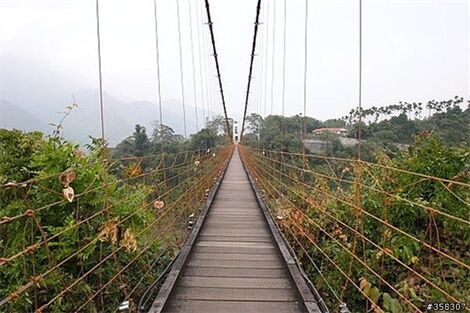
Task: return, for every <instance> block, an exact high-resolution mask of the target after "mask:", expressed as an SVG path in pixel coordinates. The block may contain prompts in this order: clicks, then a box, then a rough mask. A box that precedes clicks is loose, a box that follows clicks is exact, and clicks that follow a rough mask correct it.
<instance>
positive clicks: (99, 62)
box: [95, 0, 105, 144]
mask: <svg viewBox="0 0 470 313" xmlns="http://www.w3.org/2000/svg"><path fill="white" fill-rule="evenodd" d="M95 13H96V43H97V53H98V80H99V103H100V125H101V139H102V140H103V144H104V140H105V132H104V103H103V71H102V62H101V29H100V4H99V0H96V11H95Z"/></svg>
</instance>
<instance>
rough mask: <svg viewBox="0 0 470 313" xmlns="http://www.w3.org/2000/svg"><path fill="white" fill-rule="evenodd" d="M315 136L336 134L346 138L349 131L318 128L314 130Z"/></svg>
mask: <svg viewBox="0 0 470 313" xmlns="http://www.w3.org/2000/svg"><path fill="white" fill-rule="evenodd" d="M312 133H313V134H314V135H322V134H327V133H328V134H336V135H340V136H343V137H344V136H346V134H347V133H348V130H347V129H346V128H333V127H332V128H317V129H314V130H313V132H312Z"/></svg>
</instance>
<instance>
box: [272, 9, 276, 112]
mask: <svg viewBox="0 0 470 313" xmlns="http://www.w3.org/2000/svg"><path fill="white" fill-rule="evenodd" d="M272 47H273V53H272V58H271V115H272V114H273V111H274V74H275V73H276V71H275V69H274V67H275V63H276V62H275V61H276V0H273V42H272Z"/></svg>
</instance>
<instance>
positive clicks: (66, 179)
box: [59, 170, 77, 187]
mask: <svg viewBox="0 0 470 313" xmlns="http://www.w3.org/2000/svg"><path fill="white" fill-rule="evenodd" d="M75 178H77V174H76V173H75V172H74V171H72V170H67V171H65V172H63V173H62V174H60V175H59V181H60V183H61V184H62V185H64V186H65V187H68V185H69V184H70V183H71V182H73V181H74V180H75Z"/></svg>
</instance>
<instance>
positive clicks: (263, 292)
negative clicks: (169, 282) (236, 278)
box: [174, 287, 298, 302]
mask: <svg viewBox="0 0 470 313" xmlns="http://www.w3.org/2000/svg"><path fill="white" fill-rule="evenodd" d="M174 299H175V300H177V301H179V300H211V301H271V302H284V301H296V300H298V298H297V295H296V294H295V292H294V291H293V290H292V289H287V288H286V289H272V288H251V289H241V288H211V287H207V288H206V287H204V288H201V287H181V288H177V289H176V291H175V294H174Z"/></svg>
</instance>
